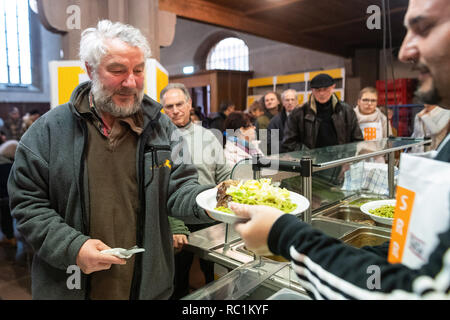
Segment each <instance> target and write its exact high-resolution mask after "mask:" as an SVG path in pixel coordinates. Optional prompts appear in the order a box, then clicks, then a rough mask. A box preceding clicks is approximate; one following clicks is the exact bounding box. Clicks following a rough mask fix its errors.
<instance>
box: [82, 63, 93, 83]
mask: <svg viewBox="0 0 450 320" xmlns="http://www.w3.org/2000/svg"><path fill="white" fill-rule="evenodd" d="M84 66H85V67H86V71H87V73H88V76H89V79H91V80H92V67H91V66H90V65H89V64H88V63H87V62H85V63H84Z"/></svg>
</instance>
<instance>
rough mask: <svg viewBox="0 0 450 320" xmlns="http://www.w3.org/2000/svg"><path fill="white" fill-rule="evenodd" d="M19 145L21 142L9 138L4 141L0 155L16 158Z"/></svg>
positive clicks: (0, 148) (0, 147)
mask: <svg viewBox="0 0 450 320" xmlns="http://www.w3.org/2000/svg"><path fill="white" fill-rule="evenodd" d="M18 145H19V142H18V141H16V140H8V141H5V142H4V143H2V145H1V146H0V155H1V156H4V157H5V158H8V159H11V160H14V157H15V155H16V149H17V146H18Z"/></svg>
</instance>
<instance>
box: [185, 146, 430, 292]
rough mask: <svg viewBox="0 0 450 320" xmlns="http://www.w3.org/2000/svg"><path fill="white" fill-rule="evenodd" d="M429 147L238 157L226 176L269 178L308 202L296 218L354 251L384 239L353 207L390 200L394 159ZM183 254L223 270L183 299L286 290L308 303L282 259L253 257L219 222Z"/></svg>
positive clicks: (385, 229) (386, 229)
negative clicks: (251, 157) (305, 209)
mask: <svg viewBox="0 0 450 320" xmlns="http://www.w3.org/2000/svg"><path fill="white" fill-rule="evenodd" d="M430 143H431V140H424V139H411V138H388V139H383V140H377V141H363V142H355V143H349V144H344V145H337V146H332V147H325V148H318V149H313V150H301V151H296V152H290V153H282V154H277V155H272V156H269V157H264V158H254V159H246V160H242V161H240V162H238V163H237V164H236V165H235V166H234V168H233V170H232V172H231V178H232V179H235V180H247V179H258V178H271V179H272V182H273V183H278V184H279V185H280V187H285V188H286V189H288V190H290V191H293V192H296V193H299V194H302V195H303V196H305V197H306V198H307V199H308V200H309V202H310V207H309V209H308V210H307V211H305V212H303V213H301V214H299V215H298V218H299V219H302V220H303V221H305V222H307V223H310V224H311V225H312V226H313V227H314V228H317V229H318V230H320V231H322V232H324V233H325V234H327V235H329V236H331V237H333V238H336V239H340V240H341V241H343V242H345V243H347V244H349V245H351V246H354V247H362V246H365V245H379V244H382V243H384V242H385V241H387V240H389V239H390V232H391V226H390V225H384V224H381V223H379V222H375V221H373V220H371V219H370V217H368V216H367V215H365V214H364V213H362V212H361V211H360V206H361V205H362V204H364V203H366V202H368V201H373V200H379V199H388V198H395V182H396V176H397V173H398V172H397V168H396V162H397V161H398V159H396V155H398V153H399V152H401V151H404V150H406V149H408V148H410V147H413V146H418V145H425V146H427V145H429V144H430ZM186 249H187V250H191V251H193V252H195V253H196V254H197V255H199V256H200V257H201V258H203V259H206V260H210V261H213V262H215V263H217V264H219V265H221V266H223V267H225V268H226V269H227V270H228V271H229V272H228V273H227V274H226V275H224V276H223V277H221V278H220V279H218V280H216V281H214V282H213V283H210V284H208V285H207V286H205V287H204V288H200V289H199V290H197V291H196V292H194V293H192V294H190V295H188V296H186V297H185V298H186V299H253V298H254V299H266V298H269V297H270V296H271V295H273V294H275V293H276V292H277V291H279V290H281V289H286V288H289V290H292V292H294V293H298V296H297V298H301V299H308V297H307V296H306V291H305V290H304V289H303V288H302V287H301V285H300V284H299V283H298V282H297V278H296V276H295V275H294V273H293V271H292V269H291V267H290V264H289V263H288V262H287V261H286V260H285V259H284V258H283V257H280V256H268V257H259V256H258V257H257V256H256V255H254V254H253V253H252V252H251V251H249V250H248V249H247V248H245V245H244V242H243V240H242V239H241V238H240V237H239V235H238V234H237V233H236V232H235V231H234V228H233V226H232V225H229V224H224V223H220V224H216V225H213V226H211V227H209V228H206V229H202V230H199V231H197V232H193V233H192V234H191V235H190V237H189V244H188V245H187V247H186ZM255 275H257V276H255ZM250 279H251V280H250ZM225 288H226V289H225ZM224 292H227V294H224Z"/></svg>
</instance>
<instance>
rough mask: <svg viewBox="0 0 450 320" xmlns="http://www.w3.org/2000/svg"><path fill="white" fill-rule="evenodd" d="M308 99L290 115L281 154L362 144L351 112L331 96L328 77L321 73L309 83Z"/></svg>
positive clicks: (329, 78)
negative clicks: (306, 149)
mask: <svg viewBox="0 0 450 320" xmlns="http://www.w3.org/2000/svg"><path fill="white" fill-rule="evenodd" d="M310 86H311V88H312V95H311V98H310V99H309V101H308V102H307V103H305V104H304V105H303V106H302V108H297V109H295V110H294V111H292V114H291V115H290V116H289V118H288V120H287V122H286V127H285V129H284V138H283V143H282V151H283V152H289V151H295V150H301V149H303V148H305V147H306V148H309V149H314V148H320V147H327V146H333V145H337V144H344V143H350V142H354V141H362V140H364V139H363V135H362V133H361V129H360V128H359V124H358V119H357V118H356V114H355V111H353V108H352V107H350V106H349V105H348V104H346V103H345V102H343V101H340V100H339V99H338V97H337V96H336V95H335V94H333V90H334V88H335V86H336V85H335V83H334V80H333V78H332V77H330V76H329V75H327V74H324V73H321V74H318V75H317V76H315V77H314V78H313V79H312V80H311V83H310Z"/></svg>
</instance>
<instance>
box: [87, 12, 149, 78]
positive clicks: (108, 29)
mask: <svg viewBox="0 0 450 320" xmlns="http://www.w3.org/2000/svg"><path fill="white" fill-rule="evenodd" d="M107 39H119V40H122V41H123V42H125V43H127V44H129V45H130V46H132V47H138V48H139V49H141V50H142V52H143V54H144V58H145V59H147V58H149V57H150V56H151V50H150V46H149V44H148V41H147V39H146V38H145V37H144V35H143V34H142V33H141V31H140V30H139V29H137V28H135V27H133V26H131V25H128V24H123V23H120V22H112V21H109V20H101V21H99V22H98V24H97V27H96V28H87V29H85V30H84V31H83V32H82V33H81V40H80V52H79V56H80V59H81V61H83V62H86V63H87V64H88V65H89V66H91V67H92V68H93V69H94V71H95V70H96V69H97V67H98V66H99V64H100V60H101V59H102V57H103V56H104V55H105V54H106V53H107V47H106V44H105V40H107Z"/></svg>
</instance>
